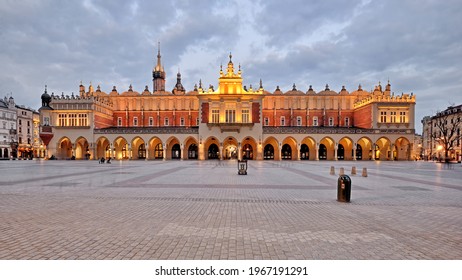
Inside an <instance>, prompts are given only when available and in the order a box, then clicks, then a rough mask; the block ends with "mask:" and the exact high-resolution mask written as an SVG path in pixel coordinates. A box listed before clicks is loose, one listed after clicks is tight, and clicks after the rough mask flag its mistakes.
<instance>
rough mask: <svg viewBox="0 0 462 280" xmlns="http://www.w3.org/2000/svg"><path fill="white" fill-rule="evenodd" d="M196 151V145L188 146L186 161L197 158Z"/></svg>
mask: <svg viewBox="0 0 462 280" xmlns="http://www.w3.org/2000/svg"><path fill="white" fill-rule="evenodd" d="M197 151H198V149H197V145H196V144H191V145H189V148H188V159H197V157H198V152H197Z"/></svg>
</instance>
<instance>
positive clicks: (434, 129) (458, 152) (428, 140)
mask: <svg viewBox="0 0 462 280" xmlns="http://www.w3.org/2000/svg"><path fill="white" fill-rule="evenodd" d="M445 149H447V155H446V154H445ZM446 156H447V157H448V158H449V160H451V161H452V160H456V161H459V162H460V161H461V160H462V104H460V105H457V106H450V107H448V108H446V109H445V110H444V111H441V112H438V113H436V114H435V115H434V116H426V117H424V118H423V119H422V158H424V159H427V160H440V161H442V160H444V159H445V157H446Z"/></svg>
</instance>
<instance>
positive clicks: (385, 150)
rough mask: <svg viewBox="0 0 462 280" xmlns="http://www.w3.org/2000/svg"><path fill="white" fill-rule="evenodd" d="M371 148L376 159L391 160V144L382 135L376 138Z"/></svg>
mask: <svg viewBox="0 0 462 280" xmlns="http://www.w3.org/2000/svg"><path fill="white" fill-rule="evenodd" d="M372 148H373V151H374V152H373V156H375V159H376V160H391V159H392V156H393V155H392V151H391V144H390V140H389V139H387V138H385V137H382V138H380V139H379V140H377V141H376V142H375V144H374V146H373V147H372Z"/></svg>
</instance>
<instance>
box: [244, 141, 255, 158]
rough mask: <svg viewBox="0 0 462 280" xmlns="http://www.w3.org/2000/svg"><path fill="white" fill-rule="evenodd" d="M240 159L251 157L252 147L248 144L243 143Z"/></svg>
mask: <svg viewBox="0 0 462 280" xmlns="http://www.w3.org/2000/svg"><path fill="white" fill-rule="evenodd" d="M242 159H253V148H252V145H250V144H245V145H244V147H242Z"/></svg>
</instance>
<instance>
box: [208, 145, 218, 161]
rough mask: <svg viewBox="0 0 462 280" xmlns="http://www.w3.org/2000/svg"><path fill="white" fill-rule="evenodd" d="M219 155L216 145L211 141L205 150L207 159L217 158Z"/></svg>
mask: <svg viewBox="0 0 462 280" xmlns="http://www.w3.org/2000/svg"><path fill="white" fill-rule="evenodd" d="M219 157H220V152H219V150H218V146H217V145H216V144H215V143H212V144H211V145H210V146H209V148H208V151H207V159H218V158H219Z"/></svg>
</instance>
